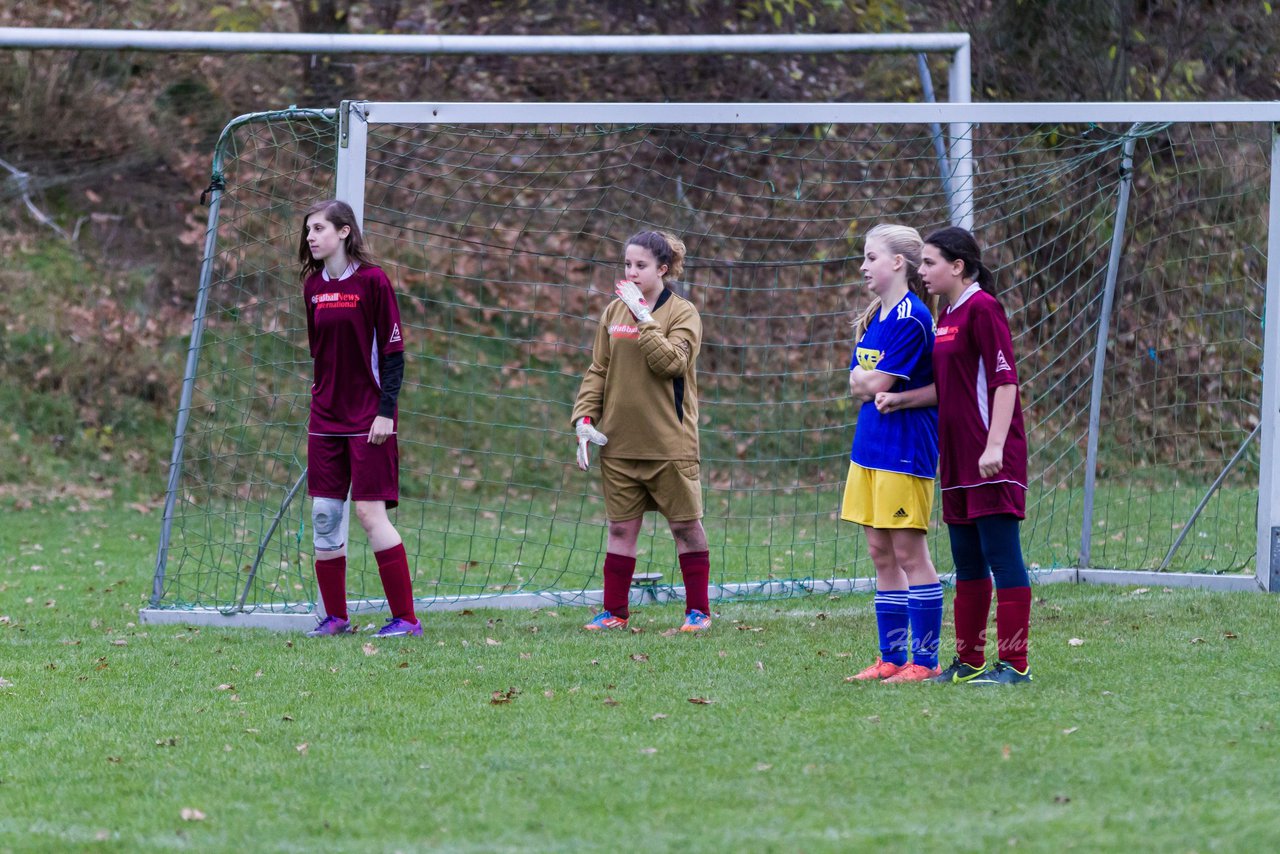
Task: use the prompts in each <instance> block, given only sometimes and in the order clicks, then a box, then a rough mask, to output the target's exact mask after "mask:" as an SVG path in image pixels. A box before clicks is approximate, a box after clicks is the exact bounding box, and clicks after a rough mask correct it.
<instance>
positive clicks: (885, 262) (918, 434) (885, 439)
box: [840, 224, 942, 682]
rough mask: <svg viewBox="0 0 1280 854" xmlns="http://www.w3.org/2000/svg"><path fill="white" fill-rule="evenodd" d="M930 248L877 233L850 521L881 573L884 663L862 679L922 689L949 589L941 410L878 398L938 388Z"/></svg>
mask: <svg viewBox="0 0 1280 854" xmlns="http://www.w3.org/2000/svg"><path fill="white" fill-rule="evenodd" d="M923 248H924V241H923V240H921V239H920V234H919V232H917V231H916V230H915V229H914V228H909V227H907V226H903V225H888V224H884V225H878V226H876V227H875V228H873V229H871V231H869V232H868V233H867V239H866V246H865V249H864V256H865V257H864V260H863V262H862V273H863V275H864V276H865V277H866V283H867V288H868V290H870V291H871V293H872V294H873V295H874V296H875V299H873V300H872V302H871V305H870V306H869V307H868V308H867V310H866V311H864V312H863V313H862V315H861V316H860V317H859V318H858V320H857V321H855V323H854V338H855V340H856V341H857V345H856V347H855V350H854V357H853V361H852V363H851V364H850V366H849V391H850V393H851V394H852V395H853V398H854V400H856V401H859V402H860V403H861V404H862V407H861V409H860V410H859V411H858V426H857V429H856V431H855V432H854V436H853V450H852V452H851V454H850V463H849V477H848V480H847V482H846V483H845V489H844V504H843V506H842V508H841V513H840V518H842V519H844V520H845V521H847V522H855V523H857V524H859V525H862V528H863V531H864V532H865V533H866V536H867V550H868V551H869V552H870V555H871V562H872V563H873V564H874V565H875V568H876V598H875V608H876V626H877V629H878V632H879V638H880V657H879V658H878V659H877V660H876V662H875V664H872V665H871V666H870V667H868V668H867V669H866V670H863V671H862V672H861V673H858V674H857V675H856V676H855V677H854V678H855V679H862V680H877V679H878V680H883V681H885V682H921V681H923V680H925V679H929V678H931V677H934V676H937V675H938V673H939V669H938V636H939V634H940V633H941V631H942V585H941V584H939V583H938V573H937V572H936V571H935V570H934V568H933V561H932V560H930V558H929V544H928V541H927V540H926V538H925V536H926V534H925V532H926V530H927V529H928V526H929V516H930V515H931V513H932V512H933V479H934V477H935V475H936V472H937V463H938V411H937V409H936V408H935V407H922V408H917V409H902V410H899V411H897V412H892V413H888V414H885V413H881V412H880V411H879V410H878V409H876V405H875V396H876V395H877V394H878V393H880V392H885V391H894V392H901V391H908V390H911V389H915V388H920V387H922V386H927V385H930V384H931V383H932V382H933V363H932V354H933V336H934V329H933V317H932V316H931V315H930V313H929V308H928V306H927V305H926V304H925V298H926V292H925V290H924V283H923V282H922V281H921V279H920V260H921V252H922V250H923Z"/></svg>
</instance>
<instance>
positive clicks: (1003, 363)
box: [996, 350, 1013, 372]
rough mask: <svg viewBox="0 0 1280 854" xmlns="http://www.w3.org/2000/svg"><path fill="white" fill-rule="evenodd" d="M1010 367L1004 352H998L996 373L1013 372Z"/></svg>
mask: <svg viewBox="0 0 1280 854" xmlns="http://www.w3.org/2000/svg"><path fill="white" fill-rule="evenodd" d="M1012 370H1013V368H1011V367H1009V360H1008V359H1006V358H1005V357H1004V351H1003V350H996V371H997V372H999V371H1012Z"/></svg>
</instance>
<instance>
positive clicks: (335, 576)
mask: <svg viewBox="0 0 1280 854" xmlns="http://www.w3.org/2000/svg"><path fill="white" fill-rule="evenodd" d="M316 583H317V584H318V585H319V586H320V601H322V602H324V612H325V613H326V614H328V615H329V616H330V617H338V618H339V619H342V620H345V619H346V618H347V556H346V555H343V556H342V557H331V558H326V559H324V560H317V561H316Z"/></svg>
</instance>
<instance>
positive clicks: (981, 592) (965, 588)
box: [955, 575, 991, 667]
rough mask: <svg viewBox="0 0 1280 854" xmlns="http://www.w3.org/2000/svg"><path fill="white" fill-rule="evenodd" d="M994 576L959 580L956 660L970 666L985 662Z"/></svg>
mask: <svg viewBox="0 0 1280 854" xmlns="http://www.w3.org/2000/svg"><path fill="white" fill-rule="evenodd" d="M990 613H991V576H989V575H988V576H987V577H986V578H973V579H968V580H965V581H956V599H955V618H956V657H958V658H959V659H960V660H961V661H963V662H964V663H965V664H967V665H969V666H970V667H981V666H982V665H983V664H984V663H985V662H986V649H987V617H988V616H989V615H990Z"/></svg>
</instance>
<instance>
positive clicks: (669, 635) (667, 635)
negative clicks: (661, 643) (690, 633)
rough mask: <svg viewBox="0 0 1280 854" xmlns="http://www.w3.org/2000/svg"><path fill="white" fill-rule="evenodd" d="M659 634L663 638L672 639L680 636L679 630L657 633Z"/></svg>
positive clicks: (673, 629)
mask: <svg viewBox="0 0 1280 854" xmlns="http://www.w3.org/2000/svg"><path fill="white" fill-rule="evenodd" d="M659 634H661V635H662V636H663V637H664V638H673V637H675V636H676V635H678V634H680V630H679V629H675V628H672V629H667V630H666V631H664V632H659Z"/></svg>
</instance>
